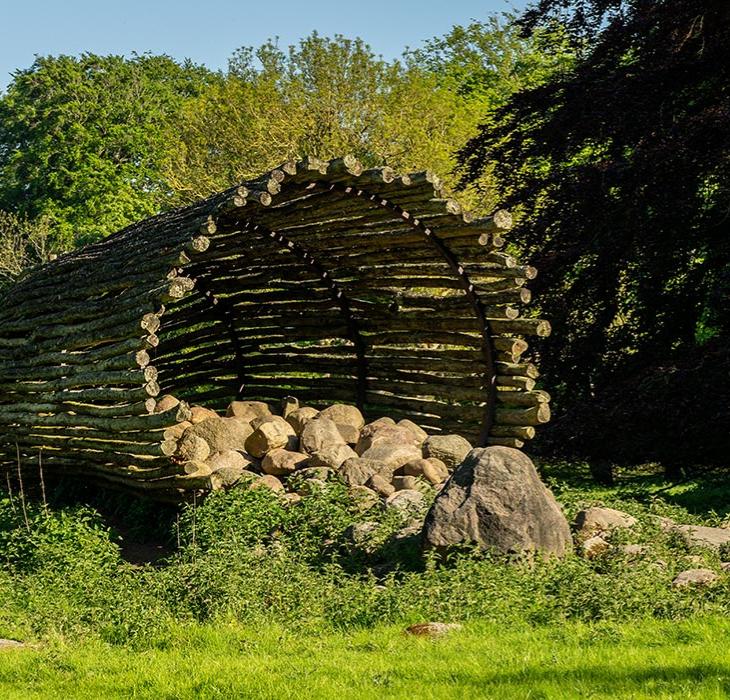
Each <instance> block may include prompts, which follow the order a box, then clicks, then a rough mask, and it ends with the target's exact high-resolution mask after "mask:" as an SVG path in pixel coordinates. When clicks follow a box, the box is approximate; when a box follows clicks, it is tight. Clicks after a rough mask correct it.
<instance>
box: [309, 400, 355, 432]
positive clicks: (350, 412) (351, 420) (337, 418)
mask: <svg viewBox="0 0 730 700" xmlns="http://www.w3.org/2000/svg"><path fill="white" fill-rule="evenodd" d="M319 417H320V418H329V420H331V421H332V422H333V423H337V424H338V425H349V426H351V427H353V428H354V429H355V430H358V431H359V430H361V429H362V428H363V426H364V425H365V419H364V418H363V417H362V413H360V409H358V408H357V407H356V406H349V405H348V404H344V403H336V404H333V405H332V406H328V407H327V408H325V409H324V410H322V411H321V412H320V414H319Z"/></svg>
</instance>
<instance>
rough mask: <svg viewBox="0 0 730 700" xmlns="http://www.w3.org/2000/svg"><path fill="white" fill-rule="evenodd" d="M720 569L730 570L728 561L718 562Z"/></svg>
mask: <svg viewBox="0 0 730 700" xmlns="http://www.w3.org/2000/svg"><path fill="white" fill-rule="evenodd" d="M720 569H722V570H723V571H730V561H723V562H720Z"/></svg>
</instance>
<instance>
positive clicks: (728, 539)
mask: <svg viewBox="0 0 730 700" xmlns="http://www.w3.org/2000/svg"><path fill="white" fill-rule="evenodd" d="M668 529H669V530H670V531H672V530H673V531H675V532H679V533H680V534H681V535H682V537H684V539H685V541H686V542H687V544H689V545H691V546H699V547H707V548H709V549H715V550H719V549H720V548H721V547H723V546H730V528H727V527H706V526H704V525H676V524H674V523H672V524H671V525H669V526H668Z"/></svg>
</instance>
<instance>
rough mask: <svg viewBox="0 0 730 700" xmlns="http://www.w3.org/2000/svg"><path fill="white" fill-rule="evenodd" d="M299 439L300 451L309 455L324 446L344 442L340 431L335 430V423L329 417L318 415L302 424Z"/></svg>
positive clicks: (342, 443)
mask: <svg viewBox="0 0 730 700" xmlns="http://www.w3.org/2000/svg"><path fill="white" fill-rule="evenodd" d="M299 439H300V443H301V446H302V451H303V452H307V453H308V454H310V455H311V454H314V453H315V452H319V451H320V450H323V449H324V448H325V447H332V446H333V445H344V444H345V441H344V440H343V439H342V435H340V431H339V430H337V424H336V423H335V422H334V421H332V420H330V419H329V418H322V417H320V416H318V417H317V418H313V419H312V420H310V421H309V422H308V423H307V424H306V425H305V426H304V429H303V430H302V434H301V436H300V438H299Z"/></svg>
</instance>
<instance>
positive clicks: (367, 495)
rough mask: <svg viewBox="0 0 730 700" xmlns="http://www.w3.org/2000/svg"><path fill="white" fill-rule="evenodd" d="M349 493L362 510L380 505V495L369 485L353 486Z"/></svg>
mask: <svg viewBox="0 0 730 700" xmlns="http://www.w3.org/2000/svg"><path fill="white" fill-rule="evenodd" d="M349 494H350V496H351V498H352V500H353V501H354V502H355V504H356V505H357V507H358V509H359V510H360V511H362V512H364V511H367V510H370V509H371V508H374V507H375V506H378V505H380V497H379V496H378V494H377V493H375V491H373V490H372V489H369V488H368V487H367V486H351V487H350V489H349Z"/></svg>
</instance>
